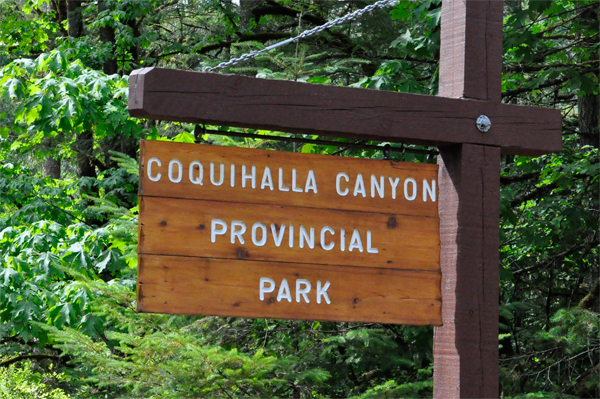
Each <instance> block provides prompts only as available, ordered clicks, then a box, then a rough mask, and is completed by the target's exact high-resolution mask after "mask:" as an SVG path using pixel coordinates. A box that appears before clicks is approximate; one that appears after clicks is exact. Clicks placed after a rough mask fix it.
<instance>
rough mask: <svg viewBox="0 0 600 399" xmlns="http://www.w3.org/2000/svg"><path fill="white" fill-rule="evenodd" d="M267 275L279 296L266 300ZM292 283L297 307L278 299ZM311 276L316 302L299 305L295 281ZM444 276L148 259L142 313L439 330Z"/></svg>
mask: <svg viewBox="0 0 600 399" xmlns="http://www.w3.org/2000/svg"><path fill="white" fill-rule="evenodd" d="M261 277H270V278H272V279H273V280H274V281H275V282H276V284H277V287H276V288H275V291H274V292H273V293H266V294H265V296H264V300H262V301H261V300H260V297H259V285H260V278H261ZM283 278H286V279H287V281H288V284H289V286H290V293H291V296H292V302H288V301H287V300H286V299H282V300H281V301H279V302H278V301H277V300H276V298H277V294H278V291H279V286H280V282H281V280H282V279H283ZM296 279H306V280H309V281H310V282H311V285H312V290H311V292H309V293H308V294H307V296H308V299H309V301H310V303H306V302H304V299H303V298H302V297H300V299H301V302H300V303H298V302H296V298H295V280H296ZM317 281H321V284H322V286H324V285H325V283H326V282H327V281H329V282H330V287H329V288H328V289H327V294H328V296H329V298H330V302H331V303H330V304H327V303H326V302H325V300H324V298H323V297H321V303H320V304H318V303H317V302H316V294H315V289H316V288H315V287H316V283H317ZM439 284H440V274H439V272H415V271H405V270H392V269H378V268H353V267H343V266H322V265H309V264H306V265H289V264H285V263H276V262H254V261H244V262H239V261H230V260H224V259H209V258H204V259H200V258H190V257H177V256H154V255H142V256H141V257H140V263H139V279H138V310H139V311H141V312H154V313H174V314H200V315H217V316H237V317H260V318H283V319H303V320H332V321H349V322H350V321H363V322H377V323H395V324H414V325H439V324H440V321H441V314H440V310H441V301H440V291H439Z"/></svg>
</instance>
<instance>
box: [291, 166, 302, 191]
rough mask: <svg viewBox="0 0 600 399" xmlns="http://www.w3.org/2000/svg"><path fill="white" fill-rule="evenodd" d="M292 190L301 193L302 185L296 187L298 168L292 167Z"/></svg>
mask: <svg viewBox="0 0 600 399" xmlns="http://www.w3.org/2000/svg"><path fill="white" fill-rule="evenodd" d="M292 191H294V192H296V193H301V192H303V191H302V187H296V168H293V169H292Z"/></svg>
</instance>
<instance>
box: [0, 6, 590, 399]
mask: <svg viewBox="0 0 600 399" xmlns="http://www.w3.org/2000/svg"><path fill="white" fill-rule="evenodd" d="M371 3H372V1H363V0H347V1H326V0H239V1H232V0H162V1H159V0H99V1H83V0H68V1H67V0H4V1H2V2H0V115H1V117H0V322H1V324H0V396H7V397H14V398H30V397H31V398H33V397H35V398H44V397H46V398H66V397H89V398H96V397H97V398H101V397H102V398H105V397H111V398H134V397H135V398H138V397H155V398H197V397H227V398H233V397H259V396H260V397H263V396H264V397H294V398H308V397H344V398H345V397H355V398H384V397H407V398H413V397H431V395H432V367H433V366H432V364H433V359H432V331H433V329H432V328H431V327H415V326H398V325H384V324H365V323H362V324H361V323H333V322H316V321H315V322H310V321H306V322H298V321H286V320H266V319H241V318H237V319H236V318H223V317H202V316H193V317H192V316H169V315H158V314H138V313H136V312H135V308H136V306H135V279H136V275H137V255H136V245H137V240H138V237H137V215H138V203H137V189H138V181H139V174H138V162H137V155H138V147H139V145H138V143H139V140H140V139H149V140H168V141H179V142H195V143H202V144H204V145H225V146H240V147H252V148H266V149H274V150H279V151H295V152H303V153H321V154H329V155H331V156H351V157H367V158H383V154H382V153H381V152H380V151H376V150H374V149H361V148H356V147H355V146H349V145H348V143H350V142H352V143H353V144H356V143H359V144H372V143H370V142H365V141H351V140H344V139H334V141H337V142H338V146H332V145H318V144H314V143H304V144H303V143H298V142H295V143H292V142H288V141H274V140H268V139H254V138H252V139H251V138H247V137H238V136H227V135H222V134H218V135H217V134H211V133H210V131H211V130H212V131H220V133H227V132H233V133H255V134H265V133H266V134H269V135H276V136H281V137H291V138H304V139H314V138H315V137H313V136H312V135H291V134H288V133H286V132H265V131H257V130H254V129H239V128H231V127H228V126H206V127H205V128H207V129H208V130H207V131H204V130H203V129H196V128H195V126H193V125H190V124H185V123H171V122H155V121H149V120H139V119H135V118H130V117H129V115H128V113H127V96H128V75H129V73H130V72H131V71H132V70H134V69H136V68H141V67H147V66H160V67H168V68H178V69H186V70H203V69H204V68H206V67H212V66H216V65H217V64H219V63H220V62H223V61H227V60H229V59H231V58H233V57H237V56H240V55H242V54H244V53H247V52H249V51H251V50H257V49H262V48H265V47H266V46H268V45H270V44H272V43H275V42H277V41H279V40H283V39H286V38H290V37H292V36H295V35H297V34H299V33H301V32H302V31H304V30H306V29H310V28H313V27H315V26H319V25H322V24H323V23H325V22H327V21H329V20H332V19H334V18H336V17H339V16H342V15H346V14H348V13H350V12H352V11H355V10H357V9H359V8H363V7H364V6H366V5H368V4H371ZM441 6H442V3H441V0H423V1H419V2H408V1H399V2H398V3H396V5H394V6H392V7H387V8H384V9H378V10H375V11H374V12H373V13H371V14H366V15H364V16H362V17H361V18H360V19H359V20H356V21H353V22H349V23H346V24H343V25H339V26H336V27H332V28H330V29H327V30H324V31H323V32H321V33H319V34H316V35H313V36H310V37H308V38H304V39H301V40H299V41H296V42H294V43H292V44H288V45H286V46H283V47H280V48H278V49H275V50H272V51H270V52H267V53H265V54H263V55H261V56H259V57H257V58H256V59H253V60H249V61H246V62H243V63H240V64H238V65H235V66H233V67H230V68H228V69H225V70H224V72H226V73H235V74H243V75H247V76H255V77H259V78H271V79H288V80H296V81H304V82H311V83H318V84H330V85H342V86H354V87H362V88H366V89H375V90H392V91H400V92H410V93H421V94H429V95H435V94H436V93H437V84H438V67H439V46H440V34H439V33H440V11H441ZM598 13H599V5H598V2H597V1H592V0H581V1H567V0H556V1H546V0H539V1H527V0H506V1H505V5H504V51H503V54H504V56H503V95H502V97H503V101H504V102H507V103H511V104H524V105H525V104H526V105H536V106H544V107H553V108H558V109H560V110H561V112H562V115H563V143H564V151H563V152H562V153H559V154H551V155H545V156H541V157H538V158H529V157H523V156H503V158H502V174H501V176H500V181H501V201H502V206H501V230H500V231H501V243H500V254H501V264H500V275H501V283H500V284H501V286H500V288H501V290H500V331H499V339H500V357H501V359H500V362H501V363H500V366H501V381H500V382H501V392H500V395H502V397H505V398H518V397H539V398H542V397H543V398H548V397H557V398H558V397H560V398H568V397H582V398H594V397H598V396H600V390H599V389H600V388H599V384H598V381H599V378H600V339H599V336H600V335H599V334H600V328H599V322H600V305H599V291H600V286H599V284H600V280H599V271H600V270H599V267H600V265H599V258H598V239H599V207H600V204H599V198H600V195H599V194H600V193H599V190H598V188H599V181H598V171H599V162H598V161H599V157H598V151H599V123H598V114H599V107H600V102H599V85H598V76H599V62H600V52H599V51H600V50H599V42H600V40H599V34H598V25H599V17H598ZM324 139H327V138H324ZM422 150H430V149H427V148H423V147H418V146H407V147H406V152H398V153H394V155H393V157H394V159H396V160H403V161H409V162H422V163H431V162H435V156H432V155H431V154H428V153H429V151H422Z"/></svg>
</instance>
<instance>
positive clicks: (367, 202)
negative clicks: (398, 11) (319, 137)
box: [140, 141, 438, 217]
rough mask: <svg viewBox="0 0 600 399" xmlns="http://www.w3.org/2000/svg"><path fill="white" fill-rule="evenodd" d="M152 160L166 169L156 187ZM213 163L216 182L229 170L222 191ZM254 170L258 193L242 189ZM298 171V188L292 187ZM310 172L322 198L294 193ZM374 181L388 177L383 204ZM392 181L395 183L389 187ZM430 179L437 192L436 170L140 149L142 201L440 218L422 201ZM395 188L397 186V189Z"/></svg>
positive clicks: (278, 155)
mask: <svg viewBox="0 0 600 399" xmlns="http://www.w3.org/2000/svg"><path fill="white" fill-rule="evenodd" d="M152 158H154V159H158V160H160V162H161V165H162V166H161V167H159V166H158V164H157V163H156V162H152V164H151V165H150V166H151V172H152V174H153V175H152V176H153V177H156V176H157V175H158V173H160V174H161V178H160V180H159V181H152V180H150V179H149V178H148V160H149V159H152ZM173 159H176V160H178V161H180V162H181V164H182V167H183V173H182V178H181V182H179V183H173V182H171V181H170V180H169V178H168V171H169V167H168V165H169V163H170V162H171V160H173ZM194 161H199V162H201V164H202V169H203V179H202V185H199V184H193V183H192V182H191V181H190V178H189V169H190V165H192V162H194ZM211 162H213V164H214V172H215V181H217V182H218V181H220V177H221V176H220V165H221V163H223V164H224V169H223V170H224V171H225V173H224V175H225V177H224V179H223V183H222V185H220V186H215V185H213V184H212V183H211V179H210V163H211ZM231 164H234V165H235V169H234V171H235V179H234V185H235V186H234V187H231V178H230V176H231V173H230V172H231ZM252 166H255V167H256V173H255V188H252V187H251V184H252V182H251V179H245V180H244V184H245V185H246V187H243V186H242V179H241V176H242V170H243V169H242V167H245V168H246V169H245V170H246V173H247V174H250V173H251V171H252ZM266 167H269V171H270V175H271V176H272V178H273V181H272V183H273V188H274V189H273V190H271V189H270V187H268V186H265V188H264V189H261V183H262V178H263V176H264V171H265V168H266ZM280 167H281V168H282V177H283V179H282V188H285V189H287V190H288V191H280V190H279V168H280ZM173 168H174V169H176V170H174V171H173V176H174V177H178V171H179V166H173ZM194 168H195V169H194ZM194 168H193V177H194V178H195V179H198V178H199V166H198V165H197V164H196V165H194ZM294 170H295V173H296V185H295V186H292V183H293V181H292V173H294ZM309 170H312V171H313V173H314V176H315V182H316V188H317V189H316V191H317V192H316V193H315V192H314V191H315V190H308V191H304V192H294V191H292V190H293V189H294V187H295V189H296V190H305V189H306V180H307V177H308V174H309ZM340 172H343V173H346V174H347V176H348V181H346V178H340V189H341V190H343V191H342V192H345V190H348V194H347V195H345V196H341V195H339V194H338V193H337V191H336V176H337V174H338V173H340ZM359 174H360V175H361V178H362V181H364V188H365V195H366V196H365V197H363V195H362V194H358V195H357V196H354V195H353V194H354V189H355V188H356V181H357V176H358V175H359ZM372 176H375V177H374V179H375V181H376V182H377V184H378V185H380V186H381V177H382V176H383V190H384V191H383V195H384V198H381V196H380V192H378V191H377V187H372V182H371V180H372ZM390 178H391V179H392V182H393V183H390ZM407 178H412V179H414V180H415V183H416V192H415V193H416V198H414V199H412V200H407V199H406V198H407V197H406V195H405V190H404V185H405V182H406V179H407ZM396 179H399V180H396ZM425 179H426V180H427V184H428V186H427V187H428V188H434V187H433V185H434V181H436V180H437V165H431V164H418V163H409V162H393V161H383V160H371V159H358V158H348V157H332V156H327V155H316V154H298V153H290V152H282V151H265V150H256V149H247V148H236V147H221V146H211V145H202V144H185V143H170V142H164V141H141V147H140V195H142V196H155V197H169V198H189V199H203V200H215V201H226V202H236V203H237V202H244V203H255V204H272V205H287V206H302V207H310V208H320V209H343V210H358V211H365V212H381V213H393V214H403V215H420V216H432V217H437V213H438V210H437V202H434V201H432V197H431V195H430V194H429V192H425V194H426V196H425V199H426V200H425V201H424V200H423V199H424V197H423V194H424V187H423V186H424V184H423V180H425ZM196 181H197V180H196ZM392 184H394V185H395V186H396V187H395V189H394V188H393V185H392ZM359 188H360V187H359ZM406 188H407V190H406V191H407V194H408V197H409V198H411V197H412V195H413V194H414V193H413V183H408V184H407V186H406ZM434 191H435V193H434V198H435V199H436V200H437V182H436V183H435V188H434ZM373 195H374V197H373ZM394 197H395V198H394Z"/></svg>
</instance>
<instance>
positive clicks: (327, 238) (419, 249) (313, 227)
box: [139, 197, 440, 271]
mask: <svg viewBox="0 0 600 399" xmlns="http://www.w3.org/2000/svg"><path fill="white" fill-rule="evenodd" d="M140 212H141V213H143V215H144V218H143V229H142V234H141V236H140V244H139V245H140V252H141V253H146V254H155V255H182V256H196V257H208V258H220V259H240V260H243V259H251V260H262V261H279V262H296V263H313V264H323V265H351V266H365V267H367V266H368V267H381V268H394V269H410V270H430V271H437V270H439V256H440V255H439V220H438V219H437V218H433V217H417V216H406V215H390V214H383V213H368V212H350V211H334V210H323V209H312V208H300V207H289V206H272V205H256V204H245V203H238V204H235V205H232V204H231V203H228V202H219V201H198V200H183V199H173V198H153V197H142V199H141V201H140ZM234 221H235V223H234ZM211 224H212V225H211ZM234 230H237V231H238V232H241V231H243V233H239V234H237V235H232V232H233V231H234Z"/></svg>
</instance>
